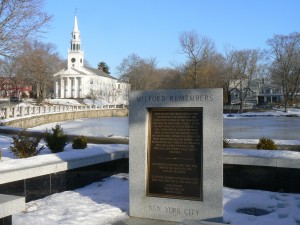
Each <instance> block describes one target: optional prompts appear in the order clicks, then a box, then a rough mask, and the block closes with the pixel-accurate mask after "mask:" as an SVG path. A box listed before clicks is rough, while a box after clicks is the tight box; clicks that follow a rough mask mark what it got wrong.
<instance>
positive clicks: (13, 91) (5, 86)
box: [0, 77, 32, 98]
mask: <svg viewBox="0 0 300 225" xmlns="http://www.w3.org/2000/svg"><path fill="white" fill-rule="evenodd" d="M31 92H32V86H31V85H29V84H28V83H27V82H26V81H24V80H19V79H16V78H15V77H12V78H10V77H0V97H1V98H7V97H12V96H15V97H22V96H24V95H27V96H30V93H31Z"/></svg>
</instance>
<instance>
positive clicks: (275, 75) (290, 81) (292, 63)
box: [267, 33, 300, 111]
mask: <svg viewBox="0 0 300 225" xmlns="http://www.w3.org/2000/svg"><path fill="white" fill-rule="evenodd" d="M267 44H268V45H269V46H270V51H269V53H270V55H271V57H272V58H273V62H272V64H271V66H270V73H271V77H272V80H273V82H274V83H275V84H278V85H280V86H281V87H282V91H283V96H284V99H283V101H284V110H285V111H287V106H288V104H289V103H290V102H292V101H293V100H294V99H295V98H296V97H297V96H298V95H299V92H300V63H299V62H300V33H291V34H289V35H274V37H273V38H272V39H269V40H268V41H267Z"/></svg>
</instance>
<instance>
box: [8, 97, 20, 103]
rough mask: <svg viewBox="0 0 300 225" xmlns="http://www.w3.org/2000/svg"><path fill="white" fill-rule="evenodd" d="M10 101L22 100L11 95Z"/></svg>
mask: <svg viewBox="0 0 300 225" xmlns="http://www.w3.org/2000/svg"><path fill="white" fill-rule="evenodd" d="M10 101H11V102H22V99H21V98H19V97H17V96H11V97H10Z"/></svg>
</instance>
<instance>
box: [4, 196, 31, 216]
mask: <svg viewBox="0 0 300 225" xmlns="http://www.w3.org/2000/svg"><path fill="white" fill-rule="evenodd" d="M24 209H25V198H24V197H20V196H13V195H3V194H0V218H4V217H8V216H11V215H12V214H15V213H18V212H21V211H22V210H24Z"/></svg>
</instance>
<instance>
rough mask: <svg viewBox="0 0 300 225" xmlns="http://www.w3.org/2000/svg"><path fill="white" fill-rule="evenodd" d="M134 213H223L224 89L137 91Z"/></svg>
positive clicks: (189, 216)
mask: <svg viewBox="0 0 300 225" xmlns="http://www.w3.org/2000/svg"><path fill="white" fill-rule="evenodd" d="M129 107H130V108H129V173H130V180H129V187H130V206H129V207H130V209H129V210H130V216H133V217H141V218H148V219H156V220H161V221H174V222H182V221H193V220H194V221H200V220H202V221H217V220H220V219H221V218H222V216H223V210H222V209H223V196H222V195H223V193H222V192H223V93H222V89H185V90H161V91H137V92H131V93H130V102H129Z"/></svg>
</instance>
